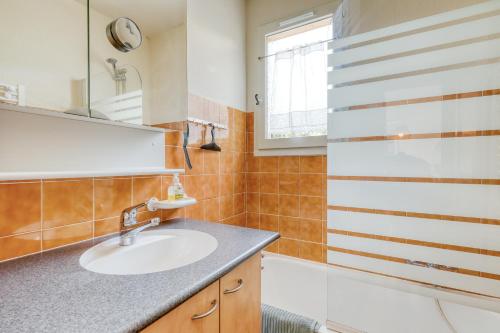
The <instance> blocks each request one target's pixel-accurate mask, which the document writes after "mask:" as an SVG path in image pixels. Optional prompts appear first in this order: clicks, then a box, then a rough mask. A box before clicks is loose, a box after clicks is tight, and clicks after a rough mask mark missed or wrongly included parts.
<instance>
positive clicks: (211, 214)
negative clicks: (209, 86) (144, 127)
mask: <svg viewBox="0 0 500 333" xmlns="http://www.w3.org/2000/svg"><path fill="white" fill-rule="evenodd" d="M201 104H202V105H203V106H204V107H205V108H206V109H208V110H211V112H212V113H213V110H218V111H219V113H220V114H218V115H217V117H216V118H217V119H214V121H215V122H218V123H219V122H220V123H223V124H225V125H227V127H228V129H219V130H217V131H216V142H217V144H218V145H219V146H220V147H221V148H222V152H214V151H208V150H202V149H200V146H201V145H202V144H204V143H208V142H210V140H211V138H210V130H209V128H207V127H206V126H201V125H194V124H192V123H191V124H190V138H189V145H188V152H189V156H190V160H191V164H192V166H193V168H192V169H189V168H188V167H187V165H186V163H185V160H184V153H183V150H182V139H183V137H182V130H180V129H181V128H184V129H185V126H186V124H185V123H181V124H179V123H176V124H175V125H173V126H172V124H170V126H166V127H170V128H174V129H175V128H177V129H179V130H176V131H173V132H169V133H166V135H165V160H166V163H167V168H185V169H186V174H185V175H184V176H183V177H181V181H182V183H183V185H184V189H185V191H186V193H187V194H188V195H189V196H191V197H194V198H196V199H197V200H198V203H197V204H196V205H194V206H191V207H187V208H185V209H183V210H180V211H179V214H180V215H182V216H186V217H189V218H194V219H200V220H207V221H212V222H220V223H226V224H232V225H240V226H245V225H246V215H245V212H246V207H245V202H246V200H245V186H246V181H245V176H246V174H245V147H246V141H245V140H246V114H245V112H243V111H240V110H236V109H232V108H228V107H221V106H220V105H217V104H216V103H214V102H211V101H208V100H205V101H204V103H201ZM212 104H213V105H212ZM199 113H203V112H199ZM210 117H211V118H212V119H213V118H214V115H213V114H212V115H211V116H210Z"/></svg>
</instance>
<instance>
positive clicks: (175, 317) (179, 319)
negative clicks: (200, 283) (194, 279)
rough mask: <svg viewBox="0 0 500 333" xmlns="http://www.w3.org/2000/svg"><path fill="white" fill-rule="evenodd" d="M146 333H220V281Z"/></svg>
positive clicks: (160, 320)
mask: <svg viewBox="0 0 500 333" xmlns="http://www.w3.org/2000/svg"><path fill="white" fill-rule="evenodd" d="M142 332H145V333H180V332H182V333H218V332H219V281H217V282H214V283H213V284H211V285H210V286H208V287H206V288H205V289H203V290H202V291H200V292H199V293H198V294H196V295H195V296H193V297H191V298H190V299H188V300H187V301H186V302H184V303H182V304H181V305H179V306H178V307H177V308H175V309H174V310H172V311H170V312H169V313H167V314H166V315H165V316H163V317H161V318H160V319H158V320H157V321H156V322H154V323H153V324H151V325H150V326H148V327H146V328H145V329H144V330H143V331H142Z"/></svg>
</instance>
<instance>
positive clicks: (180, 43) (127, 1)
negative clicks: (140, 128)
mask: <svg viewBox="0 0 500 333" xmlns="http://www.w3.org/2000/svg"><path fill="white" fill-rule="evenodd" d="M0 8H2V9H1V10H0V45H1V48H2V51H1V52H0V108H1V107H2V105H4V106H5V105H17V106H20V107H23V109H24V108H27V111H30V110H29V108H30V107H32V108H40V109H44V110H51V111H58V112H64V113H69V114H76V115H81V116H85V117H89V116H90V117H94V118H100V119H106V120H112V121H119V122H126V123H131V124H137V125H152V124H161V123H165V122H167V120H168V121H172V115H174V116H175V117H177V118H179V119H175V120H181V118H185V115H186V112H187V110H186V109H187V95H186V87H187V74H186V61H187V60H186V58H187V51H186V49H187V38H186V0H142V1H136V0H89V1H88V2H87V0H44V1H40V0H23V1H18V0H0Z"/></svg>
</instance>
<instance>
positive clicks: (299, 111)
mask: <svg viewBox="0 0 500 333" xmlns="http://www.w3.org/2000/svg"><path fill="white" fill-rule="evenodd" d="M332 34H333V32H332V18H331V17H329V18H326V19H322V20H319V21H315V22H311V23H307V24H304V25H301V26H299V27H296V28H293V29H289V30H285V31H282V32H278V33H275V34H270V35H268V36H266V50H267V52H266V56H267V57H266V101H267V103H266V113H267V117H266V118H267V119H266V138H267V139H279V138H296V137H309V136H322V135H326V119H327V67H328V62H327V51H328V50H327V43H326V42H325V41H327V40H330V39H331V38H332Z"/></svg>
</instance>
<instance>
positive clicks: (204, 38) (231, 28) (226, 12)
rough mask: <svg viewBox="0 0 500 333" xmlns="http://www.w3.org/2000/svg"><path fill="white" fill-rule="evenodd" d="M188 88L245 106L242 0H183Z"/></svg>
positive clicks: (189, 90)
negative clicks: (186, 39) (185, 13)
mask: <svg viewBox="0 0 500 333" xmlns="http://www.w3.org/2000/svg"><path fill="white" fill-rule="evenodd" d="M187 38H188V42H187V59H188V60H187V63H188V92H189V93H190V94H194V95H198V96H202V97H205V98H207V99H210V100H213V101H215V102H219V103H221V104H225V105H228V106H231V107H234V108H238V109H240V110H245V109H246V107H245V105H246V98H245V89H246V88H245V3H244V0H211V1H202V0H188V1H187Z"/></svg>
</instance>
